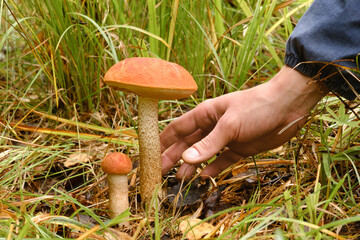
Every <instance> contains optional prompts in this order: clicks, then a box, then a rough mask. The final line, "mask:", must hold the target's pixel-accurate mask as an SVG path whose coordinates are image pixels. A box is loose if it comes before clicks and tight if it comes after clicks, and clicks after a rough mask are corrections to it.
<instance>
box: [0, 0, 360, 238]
mask: <svg viewBox="0 0 360 240" xmlns="http://www.w3.org/2000/svg"><path fill="white" fill-rule="evenodd" d="M310 2H311V1H310V0H302V1H269V0H264V1H260V0H258V1H250V0H234V1H219V0H214V1H178V0H172V1H170V0H166V1H155V0H147V1H145V0H141V1H121V0H109V1H95V0H87V1H63V0H26V1H15V0H8V1H4V0H0V12H1V16H2V17H1V18H0V25H1V26H0V49H1V50H2V53H1V54H2V55H1V56H0V129H1V134H0V238H1V239H27V238H28V239H31V238H37V239H74V238H80V239H105V238H107V239H115V236H117V237H119V236H118V235H119V234H120V232H126V233H127V234H128V235H130V236H132V237H133V239H163V238H165V237H168V238H170V239H185V236H186V234H187V233H183V232H181V230H180V228H179V226H180V223H181V221H184V220H185V221H186V220H188V219H189V216H193V217H195V218H196V217H198V218H201V219H202V222H207V223H209V224H211V225H212V226H214V231H213V232H211V233H210V232H209V233H207V237H208V238H210V239H356V238H357V237H359V235H360V232H359V231H358V230H357V229H358V228H359V222H360V218H359V214H360V211H359V199H360V186H359V185H360V174H359V170H358V169H359V160H358V159H359V153H360V147H359V144H358V142H359V132H360V128H359V123H360V122H359V121H360V119H359V117H358V115H357V110H358V107H357V102H351V103H348V102H342V101H340V100H339V99H338V98H336V97H334V96H333V95H330V96H328V97H326V98H325V99H324V100H323V102H322V103H320V104H319V106H318V107H317V109H315V110H314V111H313V114H312V116H311V119H310V121H309V122H308V124H306V125H305V127H304V129H302V130H301V131H300V132H299V134H298V135H297V136H296V138H293V139H291V140H290V141H289V142H288V143H286V144H284V146H283V147H282V148H279V149H276V150H273V151H269V152H266V153H263V154H259V155H257V156H254V159H255V160H256V161H257V163H258V164H257V165H256V166H257V169H256V172H257V173H258V176H256V175H255V176H253V175H250V177H248V178H247V180H244V179H243V180H239V181H235V182H232V183H226V184H222V181H223V179H222V177H223V176H224V175H225V174H226V173H228V172H229V171H245V172H246V171H247V170H246V169H253V168H254V165H251V164H252V161H253V159H248V160H247V161H246V162H242V163H239V164H237V165H236V166H234V168H232V169H227V170H226V171H225V172H224V173H223V175H221V176H219V178H216V179H214V182H215V183H216V184H217V186H212V187H210V188H209V189H208V194H210V193H214V192H215V191H217V190H219V189H221V193H220V195H219V198H218V202H217V208H216V209H215V211H214V212H213V213H212V214H209V215H208V216H207V215H206V214H205V213H206V211H207V210H208V209H207V208H206V207H205V208H204V205H201V204H200V203H197V204H195V205H192V206H188V207H181V208H175V207H174V206H173V205H171V204H170V205H169V204H167V203H166V202H162V203H161V204H160V206H159V209H160V210H159V211H156V212H157V214H156V215H155V216H148V215H146V214H145V213H144V211H143V209H142V208H141V204H140V202H139V198H138V191H139V185H138V182H137V178H136V177H135V174H136V170H134V171H133V172H132V173H131V174H130V175H129V179H131V181H130V183H131V185H130V200H131V201H130V203H131V206H132V207H131V209H130V212H125V213H124V214H123V215H120V216H118V217H117V218H116V219H113V220H109V218H108V213H107V189H106V181H105V176H104V174H103V173H102V171H101V170H100V161H101V159H102V158H103V157H104V156H105V155H106V153H107V152H110V151H122V152H126V153H127V154H129V155H130V156H131V157H132V159H133V161H134V163H135V164H136V163H137V161H138V145H137V138H136V131H135V130H134V126H135V124H136V117H137V110H136V109H137V108H136V105H137V102H136V97H134V96H133V95H131V94H125V93H122V92H118V91H114V90H113V89H110V88H108V87H106V86H105V85H104V84H103V82H102V77H103V76H104V73H105V72H106V70H107V69H108V68H109V67H110V66H112V65H113V64H114V63H116V62H117V61H120V60H122V59H125V58H128V57H134V56H147V57H160V58H162V59H166V60H169V61H172V62H177V63H179V64H180V65H182V66H184V67H185V68H186V69H187V70H189V72H190V73H191V74H192V75H193V76H194V78H195V80H196V82H197V84H198V86H199V90H198V91H197V92H196V93H195V94H194V95H193V96H191V97H190V98H188V99H182V100H179V101H161V102H160V104H159V106H160V109H159V113H160V114H159V115H160V120H159V127H160V129H163V128H164V127H165V126H166V125H167V124H168V123H169V122H171V121H172V119H174V118H176V117H178V116H180V115H181V114H183V113H184V112H187V111H189V110H190V109H192V108H194V107H195V106H196V105H197V104H199V103H200V102H202V101H204V100H206V99H208V98H213V97H216V96H219V95H222V94H224V93H228V92H232V91H237V90H240V89H245V88H248V87H252V86H254V85H257V84H260V83H262V82H264V81H266V80H268V79H270V78H271V77H272V76H273V75H274V74H276V72H277V71H278V70H279V69H280V68H281V67H282V65H283V55H284V47H285V43H286V39H287V38H288V36H289V35H290V33H291V31H292V30H293V28H294V26H295V24H296V21H297V20H298V19H299V18H300V17H301V15H302V14H303V13H304V11H305V10H306V8H307V7H308V6H309V4H310ZM348 105H351V106H355V107H354V108H350V107H349V106H348ZM74 153H75V154H76V153H82V154H84V155H86V156H87V158H86V160H81V159H75V161H77V163H71V164H69V159H70V158H71V156H73V154H74ZM269 159H271V160H274V159H278V160H288V161H289V162H291V164H285V165H284V164H283V165H273V166H271V165H270V166H269V165H266V160H269ZM68 164H69V165H68ZM264 164H265V165H264ZM264 166H267V167H264ZM239 169H240V170H239ZM172 174H173V173H171V174H170V175H169V176H167V177H168V179H166V180H164V183H165V184H171V183H170V182H171V181H170V180H171V178H172V177H173V175H172ZM284 174H285V175H287V177H283V178H280V179H279V180H278V181H277V182H275V183H273V184H269V185H266V184H263V183H266V182H268V181H270V179H271V178H274V177H275V176H280V175H281V176H282V175H284ZM285 175H284V176H285ZM252 179H255V180H254V181H255V182H254V183H253V184H252V183H251V181H252ZM262 181H263V182H262ZM189 192H190V191H189ZM207 198H208V195H206V196H205V197H204V199H203V200H205V199H207ZM128 216H130V221H129V223H130V226H129V227H128V228H119V227H118V226H117V224H118V223H121V222H122V221H125V219H128ZM200 224H201V222H200V223H198V225H200ZM194 228H195V227H194ZM193 230H194V229H188V231H187V232H188V233H189V232H191V231H193Z"/></svg>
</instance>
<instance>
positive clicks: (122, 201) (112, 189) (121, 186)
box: [107, 174, 129, 218]
mask: <svg viewBox="0 0 360 240" xmlns="http://www.w3.org/2000/svg"><path fill="white" fill-rule="evenodd" d="M107 180H108V186H109V210H110V217H111V218H115V217H116V216H117V215H119V214H120V213H122V212H123V211H125V210H126V209H128V208H129V198H128V191H129V190H128V177H127V175H113V174H107Z"/></svg>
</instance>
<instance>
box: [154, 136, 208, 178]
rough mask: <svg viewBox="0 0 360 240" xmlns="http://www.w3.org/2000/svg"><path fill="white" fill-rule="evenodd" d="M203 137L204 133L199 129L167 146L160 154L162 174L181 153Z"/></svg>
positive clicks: (177, 159)
mask: <svg viewBox="0 0 360 240" xmlns="http://www.w3.org/2000/svg"><path fill="white" fill-rule="evenodd" d="M203 137H204V133H203V131H202V130H201V129H199V130H197V131H196V132H194V133H193V134H192V135H190V136H188V137H185V138H182V139H181V140H179V141H177V142H176V143H174V144H173V145H171V146H170V147H169V148H167V149H166V150H165V151H164V152H163V153H162V154H161V160H162V174H163V175H165V174H166V173H168V172H169V170H170V169H171V168H172V167H173V166H174V164H175V163H176V162H178V161H179V160H180V158H181V155H182V153H183V152H184V151H185V150H186V149H187V148H189V147H190V146H191V145H192V144H194V143H195V142H197V141H199V140H200V139H201V138H203Z"/></svg>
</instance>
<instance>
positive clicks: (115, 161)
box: [101, 152, 132, 175]
mask: <svg viewBox="0 0 360 240" xmlns="http://www.w3.org/2000/svg"><path fill="white" fill-rule="evenodd" d="M101 168H102V170H103V171H104V172H105V173H107V174H113V175H126V174H128V173H130V172H131V170H132V162H131V159H130V158H129V157H128V156H127V155H126V154H124V153H120V152H114V153H110V154H108V155H106V156H105V158H104V159H103V160H102V162H101Z"/></svg>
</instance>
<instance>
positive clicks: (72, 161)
mask: <svg viewBox="0 0 360 240" xmlns="http://www.w3.org/2000/svg"><path fill="white" fill-rule="evenodd" d="M90 160H91V156H90V155H89V154H86V153H72V154H70V155H69V157H68V158H67V159H66V161H65V162H64V166H65V167H72V166H74V165H76V164H78V163H87V162H90Z"/></svg>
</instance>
